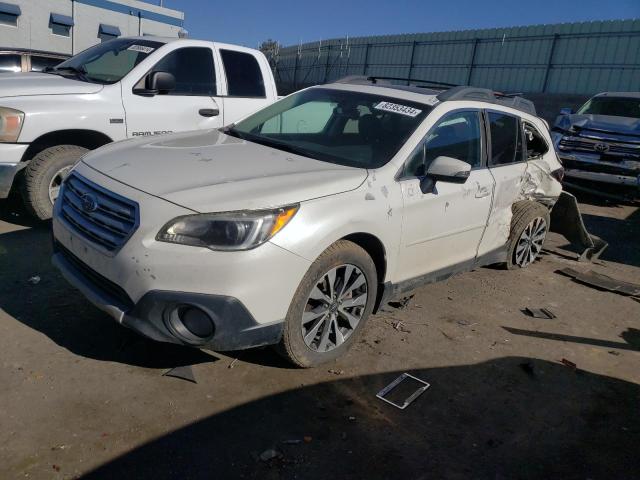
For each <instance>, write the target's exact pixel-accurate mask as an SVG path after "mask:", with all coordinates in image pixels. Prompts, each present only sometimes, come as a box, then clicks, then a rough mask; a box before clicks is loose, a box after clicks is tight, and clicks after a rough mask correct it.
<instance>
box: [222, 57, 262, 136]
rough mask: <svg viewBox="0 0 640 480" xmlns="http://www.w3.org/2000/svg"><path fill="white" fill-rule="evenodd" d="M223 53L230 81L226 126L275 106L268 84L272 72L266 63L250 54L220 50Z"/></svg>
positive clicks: (227, 89) (228, 83)
mask: <svg viewBox="0 0 640 480" xmlns="http://www.w3.org/2000/svg"><path fill="white" fill-rule="evenodd" d="M219 52H220V58H221V61H222V65H223V68H224V73H225V79H226V85H225V86H226V95H225V97H224V124H225V125H229V124H231V123H234V122H236V121H238V120H240V119H241V118H243V117H246V116H247V115H249V114H251V113H254V112H256V111H258V110H260V109H261V108H263V107H266V106H267V105H269V104H271V103H272V101H273V100H274V98H273V95H272V92H269V91H268V89H269V87H270V85H269V83H268V82H266V81H265V79H267V78H270V77H269V75H271V73H270V71H269V69H268V65H265V63H266V61H265V62H263V61H262V60H263V59H262V58H259V57H256V56H255V55H254V54H253V53H252V52H250V51H246V52H244V51H239V50H231V49H227V48H220V50H219Z"/></svg>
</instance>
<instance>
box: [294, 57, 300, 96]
mask: <svg viewBox="0 0 640 480" xmlns="http://www.w3.org/2000/svg"><path fill="white" fill-rule="evenodd" d="M299 57H300V52H296V61H295V63H294V64H293V91H294V92H295V91H297V90H298V58H299Z"/></svg>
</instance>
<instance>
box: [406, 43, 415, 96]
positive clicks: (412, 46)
mask: <svg viewBox="0 0 640 480" xmlns="http://www.w3.org/2000/svg"><path fill="white" fill-rule="evenodd" d="M415 54H416V41H415V40H414V41H413V43H412V44H411V59H410V60H409V74H408V75H407V78H408V79H410V78H411V71H412V70H413V59H414V57H415ZM407 85H409V80H407Z"/></svg>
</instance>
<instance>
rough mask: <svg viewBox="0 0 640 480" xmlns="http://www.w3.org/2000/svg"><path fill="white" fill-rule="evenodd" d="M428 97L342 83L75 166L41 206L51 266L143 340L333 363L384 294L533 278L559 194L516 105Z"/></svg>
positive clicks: (446, 91)
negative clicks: (486, 272)
mask: <svg viewBox="0 0 640 480" xmlns="http://www.w3.org/2000/svg"><path fill="white" fill-rule="evenodd" d="M424 86H426V87H428V88H418V87H416V86H406V87H403V86H398V85H392V84H391V83H388V82H386V81H384V80H381V79H376V78H371V77H369V78H348V79H345V80H343V81H341V82H338V83H334V84H331V85H324V86H320V87H312V88H309V89H306V90H303V91H300V92H298V93H295V94H293V95H290V96H288V97H286V98H284V99H283V100H281V101H279V102H277V103H275V104H273V105H271V106H269V107H267V108H265V109H263V110H261V111H259V112H258V113H255V114H253V115H251V116H249V117H247V118H245V119H244V120H242V121H240V122H238V123H236V124H234V125H232V126H230V127H227V128H224V129H221V130H207V131H198V132H189V133H181V134H172V135H164V136H159V137H154V138H144V139H134V140H128V141H124V142H120V143H116V144H111V145H107V146H105V147H102V148H100V149H99V150H96V151H93V152H90V153H88V154H86V155H85V156H84V157H83V158H82V159H81V161H79V163H77V164H76V166H75V167H74V168H73V171H72V172H71V174H70V175H69V176H68V177H67V178H66V180H65V181H64V184H63V189H62V191H61V194H60V196H59V197H58V200H57V202H56V205H55V210H54V219H53V234H54V256H53V262H54V264H55V265H56V266H57V267H58V268H59V269H60V270H61V271H62V273H63V275H64V276H65V278H66V279H67V280H68V281H69V282H70V283H72V284H73V285H74V286H76V287H77V288H78V289H79V290H80V291H81V292H82V293H83V294H84V295H85V296H86V297H87V298H88V299H89V300H90V301H91V302H93V303H94V304H95V305H96V306H97V307H99V308H101V309H102V310H104V311H106V312H107V313H109V314H110V315H111V316H112V317H114V318H115V319H116V320H117V321H118V322H120V323H121V324H123V325H125V326H127V327H130V328H133V329H134V330H137V331H138V332H140V333H142V334H143V335H146V336H147V337H150V338H152V339H155V340H159V341H165V342H173V343H180V344H185V345H191V346H196V347H202V348H208V349H212V350H236V349H243V348H247V347H252V346H260V345H269V344H277V345H278V347H279V350H280V351H281V352H282V353H283V354H284V355H285V356H286V357H288V358H289V359H290V360H291V361H292V362H293V363H295V364H297V365H299V366H303V367H309V366H314V365H317V364H319V363H322V362H325V361H329V360H332V359H335V358H336V357H338V356H339V355H341V354H343V353H345V352H346V351H347V349H348V348H349V347H350V346H351V344H353V342H354V341H355V340H356V338H357V336H358V334H359V332H360V331H361V330H362V329H363V327H364V325H365V322H366V320H367V318H368V317H369V315H370V314H371V313H372V312H374V311H375V309H376V308H377V307H378V306H379V305H380V304H381V303H382V302H386V301H388V300H389V299H390V298H392V297H393V296H397V295H399V294H401V293H403V292H406V291H410V290H412V289H415V288H416V287H417V286H418V285H421V284H424V283H429V282H434V281H437V280H441V279H445V278H447V277H449V276H451V275H452V274H455V273H458V272H462V271H468V270H471V269H474V268H477V267H478V266H481V265H487V264H494V263H503V264H505V265H506V266H507V267H508V268H518V267H525V266H527V265H529V264H531V263H532V262H533V261H534V260H536V258H537V257H538V254H539V253H540V250H541V248H542V244H543V242H544V240H545V236H546V234H547V231H548V229H549V222H550V220H549V214H550V210H551V208H552V207H553V205H554V204H555V202H556V201H557V199H558V197H559V195H560V193H561V185H560V183H559V181H558V179H559V178H560V176H561V171H562V167H561V165H560V163H559V162H558V159H557V157H556V154H555V151H554V149H553V148H552V146H551V145H552V142H551V138H550V136H549V131H548V129H547V126H546V124H545V123H544V121H543V120H541V119H540V118H538V117H537V116H536V115H535V109H534V108H533V105H532V104H531V103H530V102H528V101H526V100H524V99H522V98H519V97H507V96H501V95H498V94H494V92H492V91H490V90H484V89H478V88H471V87H456V88H443V86H441V85H438V84H436V85H433V84H431V85H428V84H427V85H424ZM424 86H423V87H424Z"/></svg>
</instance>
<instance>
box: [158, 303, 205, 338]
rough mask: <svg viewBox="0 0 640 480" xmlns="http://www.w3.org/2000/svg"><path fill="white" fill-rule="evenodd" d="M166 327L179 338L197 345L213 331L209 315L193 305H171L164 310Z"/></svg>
mask: <svg viewBox="0 0 640 480" xmlns="http://www.w3.org/2000/svg"><path fill="white" fill-rule="evenodd" d="M165 324H166V325H167V328H169V330H170V331H171V333H173V334H174V335H175V336H176V337H178V338H179V339H180V340H183V341H185V342H187V343H191V344H195V345H199V344H203V343H205V342H206V341H207V340H209V339H210V338H211V337H213V335H214V333H215V324H214V322H213V319H212V318H211V316H210V315H209V314H208V313H207V312H205V311H203V310H201V309H200V308H198V307H195V306H193V305H184V304H183V305H172V306H171V307H169V308H167V309H166V310H165Z"/></svg>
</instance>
